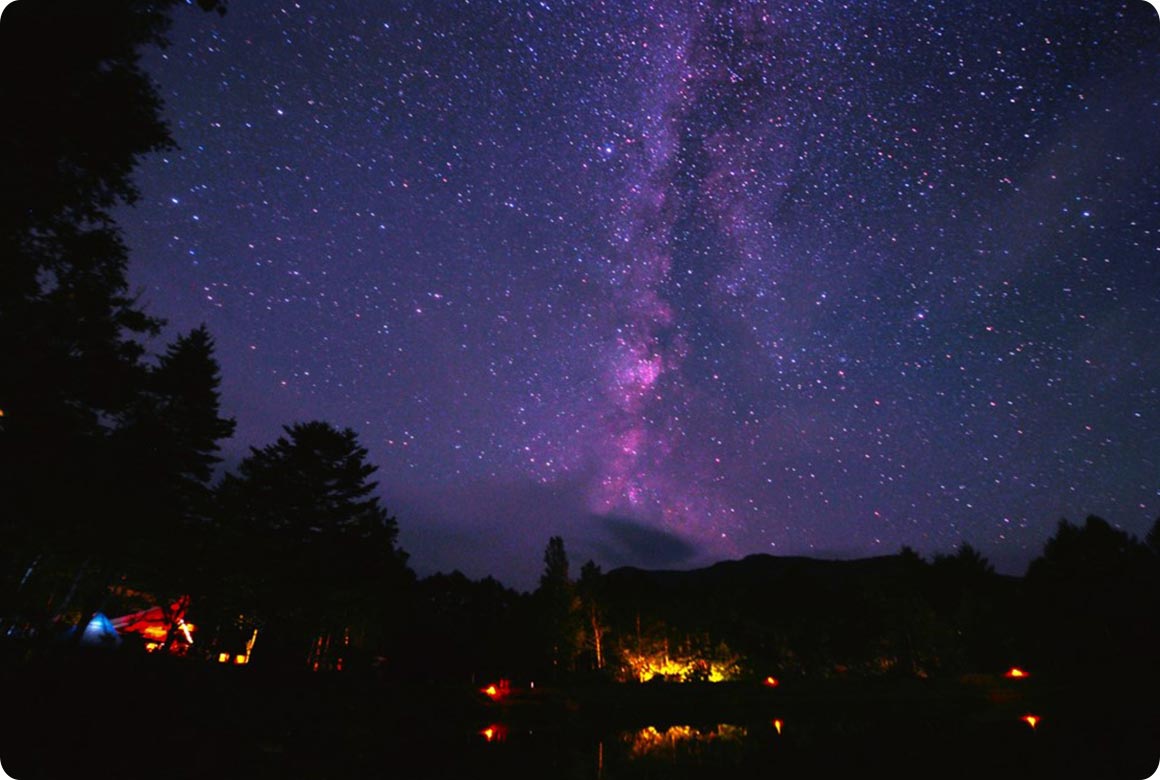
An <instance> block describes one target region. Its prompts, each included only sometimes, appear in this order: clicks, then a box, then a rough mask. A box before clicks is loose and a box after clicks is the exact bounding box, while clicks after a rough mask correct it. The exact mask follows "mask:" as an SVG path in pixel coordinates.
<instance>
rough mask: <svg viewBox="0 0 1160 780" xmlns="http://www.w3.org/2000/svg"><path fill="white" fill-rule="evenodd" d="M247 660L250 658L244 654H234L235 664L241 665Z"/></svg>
mask: <svg viewBox="0 0 1160 780" xmlns="http://www.w3.org/2000/svg"><path fill="white" fill-rule="evenodd" d="M249 662H250V659H249V658H247V657H246V656H244V655H235V656H234V663H235V664H237V665H238V666H241V665H242V664H248V663H249Z"/></svg>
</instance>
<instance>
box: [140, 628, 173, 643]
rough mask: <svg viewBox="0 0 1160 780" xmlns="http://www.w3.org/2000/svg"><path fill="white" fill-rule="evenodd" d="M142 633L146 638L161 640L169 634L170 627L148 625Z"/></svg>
mask: <svg viewBox="0 0 1160 780" xmlns="http://www.w3.org/2000/svg"><path fill="white" fill-rule="evenodd" d="M141 633H142V635H143V636H144V637H145V638H146V639H152V640H154V641H161V640H164V639H165V637H167V636H169V629H168V628H166V627H165V626H146V627H145V630H144V631H142V632H141Z"/></svg>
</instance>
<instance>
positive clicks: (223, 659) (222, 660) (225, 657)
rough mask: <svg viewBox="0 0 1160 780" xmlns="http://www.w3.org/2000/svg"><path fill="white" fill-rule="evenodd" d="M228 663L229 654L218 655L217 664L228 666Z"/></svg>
mask: <svg viewBox="0 0 1160 780" xmlns="http://www.w3.org/2000/svg"><path fill="white" fill-rule="evenodd" d="M229 662H230V654H229V653H218V663H219V664H228V663H229Z"/></svg>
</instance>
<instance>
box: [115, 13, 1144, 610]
mask: <svg viewBox="0 0 1160 780" xmlns="http://www.w3.org/2000/svg"><path fill="white" fill-rule="evenodd" d="M170 38H171V46H170V47H169V48H168V49H166V50H164V51H153V52H150V53H148V55H147V57H146V61H147V63H148V65H149V69H150V71H151V72H152V73H153V74H154V77H155V79H156V80H157V82H158V84H159V86H160V91H161V93H162V96H163V98H164V99H165V102H166V116H167V118H168V121H169V122H170V123H171V126H172V129H173V134H174V136H175V139H176V141H177V143H178V144H179V146H180V148H179V149H176V150H173V151H171V152H169V153H167V154H165V155H159V156H155V157H152V158H150V159H148V160H147V161H146V162H145V163H144V164H143V165H142V167H141V169H140V171H139V175H138V182H139V185H140V187H141V191H142V193H143V197H142V200H141V202H140V203H139V204H138V205H137V206H136V207H135V208H132V209H126V210H124V211H123V212H121V213H120V215H119V219H120V221H121V224H122V225H123V227H124V229H125V232H126V236H127V239H128V241H129V244H130V246H131V247H132V248H133V252H134V255H133V257H134V266H133V268H132V271H133V275H134V276H133V278H134V282H135V284H137V285H139V286H140V288H141V290H142V301H143V302H144V303H145V304H146V305H147V307H148V309H149V310H150V311H151V312H153V313H156V314H159V315H161V316H164V317H167V318H168V319H169V321H170V326H171V327H170V331H169V332H170V333H172V332H174V331H176V330H179V329H187V328H189V327H193V326H196V325H197V324H200V323H201V322H205V323H207V324H208V326H209V328H210V330H211V332H212V333H213V334H214V336H215V338H216V340H217V344H218V357H219V359H220V361H221V363H222V372H223V377H224V385H223V391H224V402H225V405H226V409H227V411H228V412H229V413H230V414H233V415H235V416H236V417H237V419H238V423H239V425H238V432H237V434H236V436H235V438H234V440H233V441H232V442H230V443H229V444H227V455H228V456H229V457H228V459H227V460H228V462H236V461H237V460H238V459H239V458H240V457H242V456H243V455H244V454H245V452H246V448H247V447H248V446H250V445H259V446H260V445H264V444H266V443H268V442H269V441H271V440H272V439H273V438H274V437H275V436H276V435H277V434H278V433H279V426H280V425H282V424H284V423H289V422H293V421H299V420H307V419H318V418H321V419H326V420H329V421H332V422H334V423H336V424H339V425H345V426H350V427H352V428H354V429H355V430H356V431H357V432H358V433H359V436H360V439H361V441H362V442H363V444H364V445H366V446H367V447H368V448H369V450H370V452H371V458H372V460H373V462H375V463H377V464H378V465H379V466H380V471H379V473H378V478H379V481H380V488H381V491H382V493H383V496H384V501H385V503H386V505H387V506H388V508H390V509H391V510H392V511H393V512H394V513H396V514H397V515H398V517H399V522H400V529H401V538H402V542H403V546H404V547H405V548H407V549H408V550H409V551H410V552H411V554H412V563H413V564H414V565H415V566H416V567H417V568H418V569H419V570H420V571H421V572H422V571H424V570H434V569H436V568H443V569H450V568H453V567H458V568H460V569H462V570H463V571H465V572H467V573H469V574H472V575H475V576H478V575H482V574H486V573H492V574H495V575H496V576H498V577H500V579H503V580H505V581H510V582H511V583H512V584H516V585H519V586H522V587H528V586H530V585H531V584H532V583H533V582H534V578H535V576H536V573H537V572H538V571H539V568H540V564H541V561H540V551H541V550H542V548H543V544H544V542H545V541H546V539H547V538H548V536H550V535H552V534H556V533H562V534H563V535H564V536H565V538H566V539H567V540H568V544H569V550H570V552H572V554H573V557H574V558H576V559H577V561H578V562H579V561H582V560H584V559H585V558H587V557H589V556H591V557H595V558H596V560H597V562H599V563H602V564H603V565H605V566H611V565H617V564H621V563H638V564H644V565H673V566H679V565H686V564H692V563H701V562H705V561H708V560H713V559H719V558H722V557H735V556H739V555H743V554H747V553H751V552H772V553H774V554H786V555H789V554H805V555H816V556H826V555H832V556H854V555H859V556H860V555H873V554H887V553H893V552H897V551H898V549H899V548H900V547H901V545H903V544H908V545H910V546H912V547H914V548H916V549H918V550H919V551H920V552H923V553H930V552H933V551H949V550H951V549H953V548H954V547H955V546H956V545H957V544H958V543H959V542H960V541H967V542H969V543H971V544H972V545H974V546H976V547H978V548H979V549H981V550H982V551H983V552H984V553H985V554H986V555H988V557H990V558H991V559H992V561H994V562H995V563H996V564H997V565H998V567H999V568H1000V570H1005V571H1011V572H1016V573H1021V572H1022V570H1023V568H1024V567H1025V565H1026V563H1027V561H1029V560H1030V559H1031V558H1032V557H1034V556H1035V555H1037V554H1038V553H1039V551H1040V550H1041V549H1042V545H1043V542H1044V541H1045V540H1046V538H1047V537H1048V536H1049V535H1050V534H1051V532H1052V531H1053V530H1054V527H1055V524H1056V522H1057V521H1058V520H1059V518H1060V517H1063V516H1066V517H1069V518H1071V519H1073V520H1074V519H1077V518H1078V519H1082V517H1083V516H1084V515H1086V514H1089V513H1094V514H1099V515H1101V516H1103V517H1106V518H1107V519H1108V520H1110V521H1111V522H1113V523H1115V524H1118V525H1120V526H1121V527H1123V528H1124V529H1125V530H1128V531H1130V532H1132V533H1136V534H1138V535H1142V533H1143V532H1144V531H1145V530H1146V529H1147V528H1148V526H1149V525H1150V524H1151V522H1152V521H1153V520H1154V519H1155V518H1156V516H1157V515H1158V514H1160V463H1158V460H1157V458H1158V455H1157V454H1158V453H1160V418H1158V410H1160V389H1158V388H1160V352H1158V350H1157V349H1156V346H1155V345H1156V344H1157V343H1158V340H1160V317H1158V316H1157V315H1158V313H1160V275H1158V270H1160V144H1158V143H1157V139H1158V138H1160V78H1158V74H1160V20H1158V18H1157V14H1156V12H1155V11H1154V10H1153V9H1152V8H1151V7H1150V6H1149V5H1148V4H1147V3H1145V2H1143V1H1142V0H1126V2H1123V3H1106V4H1095V3H1087V4H1071V3H1067V4H1047V3H1037V4H1032V3H999V2H972V3H969V4H967V5H963V4H956V3H948V2H942V1H941V0H939V1H938V2H932V3H929V4H905V5H904V6H899V4H895V3H887V2H882V1H880V0H879V1H875V2H867V3H859V4H844V5H839V4H835V3H817V2H805V3H781V2H777V3H774V2H768V3H766V2H737V1H735V2H725V1H722V2H701V3H692V2H675V1H674V0H668V1H666V2H655V3H651V4H646V3H628V2H624V3H620V2H561V1H560V0H552V1H549V2H509V3H499V2H469V1H468V0H460V1H459V2H452V1H451V0H449V1H448V2H439V3H428V2H411V3H407V2H400V3H391V4H382V3H371V2H343V3H334V4H314V3H306V2H303V3H286V4H278V3H267V2H256V3H240V2H239V3H231V4H230V6H229V12H228V13H227V14H226V16H225V17H221V18H219V17H217V16H216V15H207V14H200V13H197V12H195V11H192V10H191V11H183V12H181V13H178V14H177V18H176V23H175V26H174V28H173V30H172V31H171V35H170ZM625 527H630V528H634V529H637V530H639V531H641V533H643V534H645V535H646V538H649V539H653V540H654V541H656V542H657V544H654V545H652V546H651V547H650V546H649V545H643V546H642V545H641V544H637V543H634V542H633V540H632V539H628V538H625V537H624V535H623V533H621V535H620V536H618V535H617V534H618V533H619V532H622V531H623V529H624V528H625ZM618 529H619V531H618ZM649 535H651V536H649ZM638 538H639V534H638V535H634V536H633V539H638ZM661 541H664V542H666V543H665V544H661V543H660V542H661ZM661 550H664V551H668V552H672V554H671V555H668V553H666V555H667V556H668V557H665V555H661V553H660V552H658V551H661ZM674 550H675V551H676V552H673V551H674Z"/></svg>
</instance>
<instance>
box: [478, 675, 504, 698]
mask: <svg viewBox="0 0 1160 780" xmlns="http://www.w3.org/2000/svg"><path fill="white" fill-rule="evenodd" d="M511 687H512V684H511V682H510V681H508V680H500V681H499V682H495V683H491V684H490V685H488V686H487V687H486V688H480V692H481V693H483V694H484V695H485V696H487V697H488V698H490V699H493V700H495V701H499V700H500V699H502V698H503V697H505V696H507V695H508V694H509V693H511Z"/></svg>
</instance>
